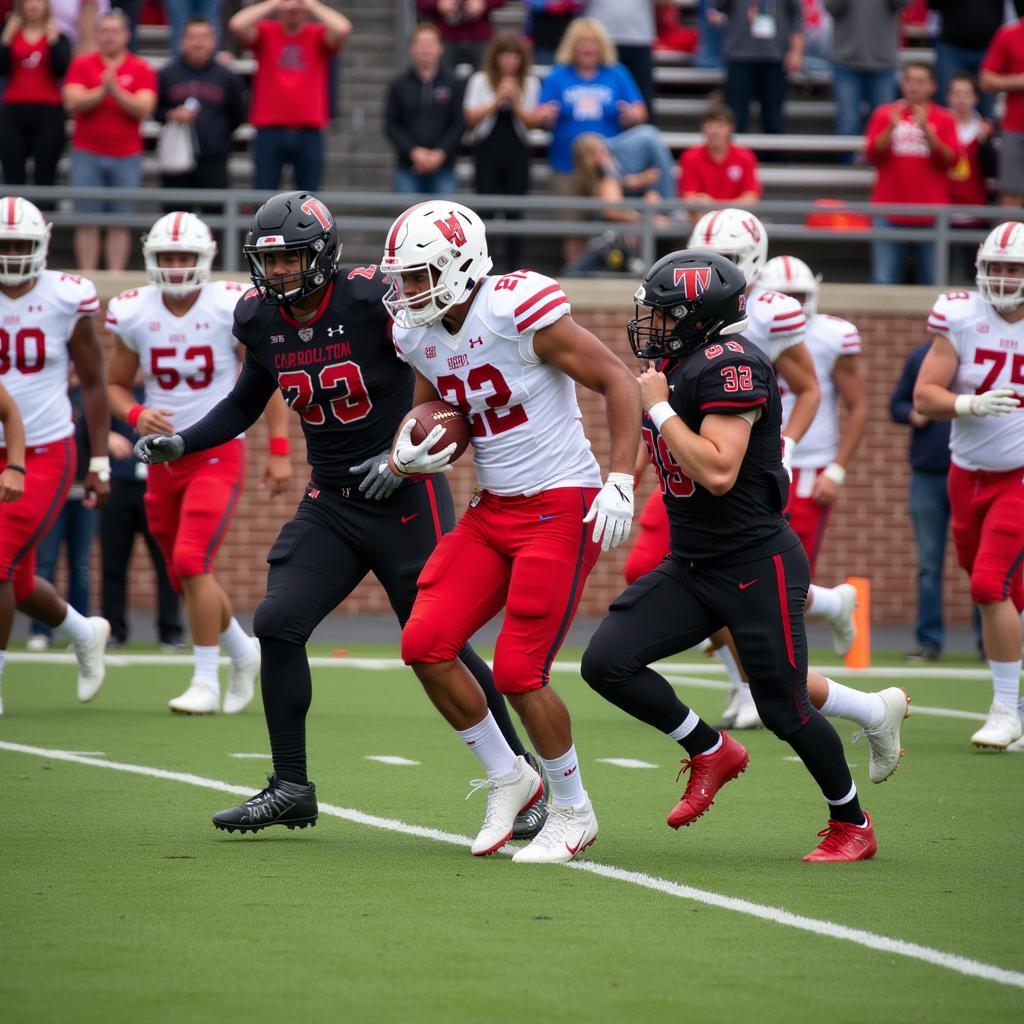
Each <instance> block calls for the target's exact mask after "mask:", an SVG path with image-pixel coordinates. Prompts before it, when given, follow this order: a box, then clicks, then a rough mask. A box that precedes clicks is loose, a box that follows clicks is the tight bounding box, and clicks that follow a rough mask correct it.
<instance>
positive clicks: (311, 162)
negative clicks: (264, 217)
mask: <svg viewBox="0 0 1024 1024" xmlns="http://www.w3.org/2000/svg"><path fill="white" fill-rule="evenodd" d="M274 14H276V15H277V18H276V19H275V18H273V17H272V16H273V15H274ZM311 18H312V19H313V20H312V21H311V20H310V19H311ZM228 28H229V29H231V31H232V32H233V33H234V34H235V35H236V36H237V37H238V39H239V41H240V42H241V43H242V44H243V45H244V46H247V47H248V48H249V49H250V50H252V52H253V53H254V54H255V55H256V59H257V61H258V66H257V68H256V74H255V75H253V80H252V107H251V111H250V114H249V120H250V121H251V122H252V124H253V126H254V127H255V128H256V142H255V145H254V148H253V164H254V165H255V168H254V169H255V181H254V187H255V188H258V189H262V190H264V191H267V192H277V191H279V190H280V188H281V176H282V173H283V172H284V168H285V166H286V165H288V164H290V165H291V168H292V172H293V174H294V177H295V187H296V188H297V189H299V190H300V191H303V192H317V191H319V189H320V177H321V175H322V174H323V167H324V141H323V129H324V127H325V125H326V124H327V122H328V120H329V119H330V115H329V111H328V102H327V97H328V86H327V76H328V66H329V65H330V62H331V58H332V57H333V56H334V55H335V54H336V53H337V52H338V51H339V50H340V49H341V46H342V43H344V41H345V40H346V39H347V38H348V36H349V34H350V33H351V32H352V23H351V22H350V21H349V20H348V18H346V17H345V15H344V14H341V13H340V12H339V11H335V10H333V9H332V8H330V7H328V6H327V5H326V4H322V3H320V0H262V3H258V4H253V6H252V7H245V8H243V9H242V10H240V11H239V12H238V13H237V14H236V15H235V16H234V17H233V18H232V19H231V21H229V22H228Z"/></svg>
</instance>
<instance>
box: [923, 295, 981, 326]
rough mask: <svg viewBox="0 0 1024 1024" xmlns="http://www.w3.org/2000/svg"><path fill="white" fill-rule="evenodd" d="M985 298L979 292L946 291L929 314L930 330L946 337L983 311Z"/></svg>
mask: <svg viewBox="0 0 1024 1024" xmlns="http://www.w3.org/2000/svg"><path fill="white" fill-rule="evenodd" d="M983 305H984V303H983V300H982V299H981V297H980V296H979V295H978V293H977V292H967V291H963V292H946V293H945V294H944V295H940V296H939V297H938V298H937V299H936V300H935V303H934V305H933V306H932V311H931V313H929V314H928V330H929V331H933V332H934V333H935V334H941V335H943V336H944V337H948V336H949V332H950V331H953V330H956V329H957V328H958V327H959V326H960V325H961V324H963V323H965V322H967V321H968V320H971V319H973V318H974V317H975V316H977V315H978V314H979V313H980V312H981V308H980V307H982V306H983Z"/></svg>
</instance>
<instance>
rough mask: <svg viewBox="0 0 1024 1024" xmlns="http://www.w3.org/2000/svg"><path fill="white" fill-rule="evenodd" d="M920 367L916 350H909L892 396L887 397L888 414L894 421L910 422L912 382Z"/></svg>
mask: <svg viewBox="0 0 1024 1024" xmlns="http://www.w3.org/2000/svg"><path fill="white" fill-rule="evenodd" d="M920 368H921V360H920V359H918V357H917V352H916V351H914V352H911V353H910V355H909V356H908V357H907V361H906V362H905V363H904V364H903V372H902V373H901V374H900V379H899V380H898V381H897V382H896V387H895V388H894V389H893V392H892V398H890V399H889V415H890V416H892V419H893V422H894V423H909V422H910V410H911V409H913V408H914V384H915V383H916V381H917V371H918V370H919V369H920Z"/></svg>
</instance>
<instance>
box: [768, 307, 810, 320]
mask: <svg viewBox="0 0 1024 1024" xmlns="http://www.w3.org/2000/svg"><path fill="white" fill-rule="evenodd" d="M803 315H804V311H803V310H802V309H793V310H790V311H789V312H788V313H776V314H775V316H773V317H772V319H773V320H792V319H793V317H795V316H803Z"/></svg>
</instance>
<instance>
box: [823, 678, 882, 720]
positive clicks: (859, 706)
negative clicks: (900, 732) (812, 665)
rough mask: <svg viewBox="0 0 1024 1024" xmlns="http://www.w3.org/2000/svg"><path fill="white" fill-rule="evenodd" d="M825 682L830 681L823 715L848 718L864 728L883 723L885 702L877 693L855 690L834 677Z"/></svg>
mask: <svg viewBox="0 0 1024 1024" xmlns="http://www.w3.org/2000/svg"><path fill="white" fill-rule="evenodd" d="M825 682H826V683H828V696H827V697H826V698H825V703H824V704H823V705H822V708H821V713H822V714H823V715H825V716H826V717H828V718H848V719H849V720H850V721H851V722H856V723H857V724H858V725H859V726H860V727H861V728H862V729H872V728H874V727H875V726H876V725H881V724H882V719H883V718H885V704H884V703H883V702H882V698H881V697H880V696H879V695H878V694H877V693H864V691H863V690H854V689H853V688H852V687H849V686H843V684H842V683H837V682H836V681H835V680H834V679H826V680H825Z"/></svg>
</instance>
